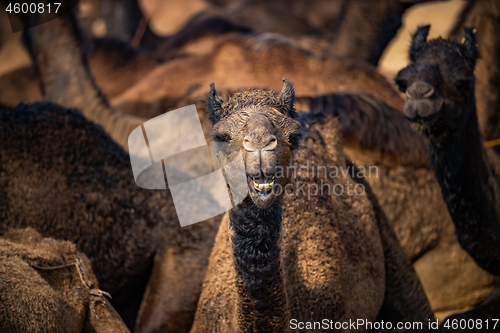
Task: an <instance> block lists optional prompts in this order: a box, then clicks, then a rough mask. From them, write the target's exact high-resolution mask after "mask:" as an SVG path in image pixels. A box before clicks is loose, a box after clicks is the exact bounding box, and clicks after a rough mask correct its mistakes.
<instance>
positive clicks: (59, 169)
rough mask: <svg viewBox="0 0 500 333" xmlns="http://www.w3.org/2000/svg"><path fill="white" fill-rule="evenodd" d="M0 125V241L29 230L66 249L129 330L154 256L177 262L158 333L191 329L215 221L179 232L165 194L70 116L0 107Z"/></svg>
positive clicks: (50, 108) (44, 107) (96, 129)
mask: <svg viewBox="0 0 500 333" xmlns="http://www.w3.org/2000/svg"><path fill="white" fill-rule="evenodd" d="M0 128H1V130H0V140H1V142H3V143H4V144H3V145H2V146H1V147H0V170H1V173H0V184H1V186H0V187H1V190H0V218H1V219H2V223H0V235H2V234H4V233H5V232H7V229H8V228H24V227H32V228H34V229H36V230H37V231H38V232H40V233H41V234H42V235H43V236H44V237H54V238H57V239H61V240H67V241H71V242H74V243H75V244H76V246H77V248H78V250H79V251H81V252H82V253H84V254H85V255H86V256H87V257H88V258H89V259H90V261H91V262H92V268H93V270H94V272H95V276H96V277H97V280H98V281H99V285H100V288H101V289H102V290H104V291H106V292H109V293H110V294H111V296H112V297H113V298H112V300H111V302H112V304H113V306H114V307H115V308H116V310H117V312H118V313H119V314H120V315H121V316H122V318H123V320H124V321H125V322H126V323H127V326H128V327H129V328H131V329H133V328H134V326H135V321H136V318H137V313H138V311H139V307H140V303H141V300H142V299H143V294H144V289H145V288H146V285H147V283H148V280H149V277H150V276H151V275H152V272H151V270H154V269H155V268H154V267H153V266H154V263H155V261H157V260H158V259H157V257H162V263H164V264H168V265H170V267H172V266H176V265H180V264H181V263H184V265H183V266H182V268H181V269H177V270H175V274H172V275H168V274H165V275H163V276H162V279H163V280H162V281H163V282H164V283H165V284H166V285H168V286H169V288H168V289H166V290H165V292H164V293H163V295H164V297H166V298H168V297H171V298H172V299H175V298H178V299H177V302H175V303H170V304H167V305H166V306H165V307H164V309H165V313H163V318H165V322H166V323H169V324H170V326H168V325H167V326H166V329H171V330H173V331H176V332H183V331H187V330H189V327H190V323H191V321H192V317H193V316H194V311H195V308H196V301H197V300H198V296H199V292H200V290H201V289H200V288H201V281H202V278H203V275H204V274H205V270H206V267H207V264H208V255H209V252H210V249H211V248H212V246H213V242H214V238H215V233H216V231H217V228H218V225H219V223H220V218H213V219H211V220H208V221H205V222H203V223H197V224H195V225H191V226H188V227H184V228H181V227H180V225H179V221H178V218H177V214H176V212H175V209H174V205H173V201H172V197H171V195H170V192H169V191H149V190H145V189H141V188H139V187H138V186H137V185H136V184H135V181H134V178H133V174H132V170H131V166H130V159H129V156H128V154H127V153H125V151H123V149H121V148H120V147H119V146H118V145H117V144H116V143H115V142H114V141H113V140H112V139H111V138H109V136H108V135H106V133H105V132H104V131H103V129H102V128H101V127H100V126H97V125H95V124H94V123H91V122H89V121H88V120H86V119H85V118H84V117H83V116H82V115H81V113H80V112H78V111H75V110H68V109H63V108H61V107H60V106H57V105H55V104H52V103H48V102H43V103H42V102H38V103H34V104H30V105H25V104H20V105H18V106H16V107H15V108H10V107H4V108H3V109H2V110H0ZM188 257H191V258H192V259H191V260H190V261H189V262H184V261H183V260H184V259H185V258H188ZM167 259H168V260H167ZM173 272H174V270H172V273H173ZM183 275H184V276H185V277H183ZM189 281H190V282H189ZM179 295H183V297H179ZM181 317H182V318H183V319H185V318H186V317H187V318H188V319H187V320H184V321H183V320H176V318H181ZM190 317H191V319H190V320H191V321H190V320H189V318H190ZM186 326H187V328H186Z"/></svg>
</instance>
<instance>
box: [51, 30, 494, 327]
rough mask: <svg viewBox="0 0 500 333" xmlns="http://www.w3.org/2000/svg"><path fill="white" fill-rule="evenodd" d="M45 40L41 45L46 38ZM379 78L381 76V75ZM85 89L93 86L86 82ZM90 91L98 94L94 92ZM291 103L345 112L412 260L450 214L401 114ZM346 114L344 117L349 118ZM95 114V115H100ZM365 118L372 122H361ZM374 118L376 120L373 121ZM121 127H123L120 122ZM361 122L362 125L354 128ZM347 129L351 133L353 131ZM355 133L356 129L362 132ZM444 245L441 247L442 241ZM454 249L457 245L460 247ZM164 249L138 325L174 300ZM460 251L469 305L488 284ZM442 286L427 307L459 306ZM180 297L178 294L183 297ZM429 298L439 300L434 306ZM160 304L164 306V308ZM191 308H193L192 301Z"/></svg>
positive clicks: (373, 105)
mask: <svg viewBox="0 0 500 333" xmlns="http://www.w3.org/2000/svg"><path fill="white" fill-rule="evenodd" d="M58 34H60V30H58ZM51 41H52V42H53V40H50V41H47V43H49V42H51ZM45 45H46V47H47V46H48V45H50V44H45ZM49 51H50V47H48V51H43V49H42V51H41V52H44V54H47V56H51V53H50V52H49ZM72 54H73V55H75V54H77V52H73V53H72ZM266 60H268V59H266ZM53 64H54V65H59V64H58V62H57V61H54V63H53ZM73 65H74V64H73ZM353 71H354V68H353ZM262 75H264V74H262ZM179 80H182V78H179ZM163 81H166V80H163ZM383 82H385V79H384V81H383ZM89 89H96V88H95V87H93V86H90V87H89ZM391 89H392V88H389V90H388V91H392V90H391ZM95 95H97V96H98V94H95ZM69 98H70V96H68V99H69ZM205 99H206V97H202V98H201V99H199V100H195V102H197V108H198V111H199V114H200V119H201V121H202V125H203V128H204V130H205V132H208V131H210V130H211V125H210V123H209V122H208V118H207V112H206V102H205ZM397 99H399V97H397ZM91 103H93V102H88V103H86V104H91ZM190 103H192V100H189V102H180V104H178V105H177V106H179V107H180V106H185V105H187V104H190ZM297 103H299V104H300V105H301V107H303V109H304V110H311V109H312V110H318V111H324V112H326V113H329V114H331V115H337V114H344V115H348V117H347V118H343V119H342V118H341V131H342V132H343V135H345V137H346V138H347V137H351V140H348V141H346V145H347V146H346V149H347V153H348V156H349V157H350V158H349V159H352V160H354V161H355V163H356V164H358V165H364V166H370V165H374V166H376V167H378V171H379V175H380V176H379V177H372V178H371V179H368V181H369V182H370V184H371V186H372V187H373V190H374V192H375V194H376V196H377V198H378V200H379V201H380V204H381V206H382V208H383V211H384V213H385V214H386V215H387V216H388V217H389V220H390V221H391V222H392V223H394V227H395V229H396V231H397V234H398V237H399V239H400V240H401V241H402V243H403V244H404V248H405V251H406V252H407V254H408V255H409V256H410V258H412V259H413V260H416V259H417V258H418V257H419V256H421V255H422V254H423V253H425V251H427V250H430V249H432V248H433V247H434V246H436V244H437V243H438V240H439V237H440V233H441V231H442V230H443V229H445V228H446V225H449V224H451V219H450V217H449V214H448V213H447V211H446V209H445V207H444V202H443V201H442V199H441V193H440V189H439V186H438V184H437V183H436V182H435V179H434V176H433V174H432V171H430V170H429V169H428V168H426V167H422V166H424V165H426V163H427V162H426V158H425V156H423V155H424V154H423V153H422V152H423V151H425V149H424V148H423V146H424V144H423V141H422V139H421V138H420V137H416V136H415V135H414V134H411V133H412V132H408V129H407V127H408V126H407V125H406V124H405V123H404V122H402V121H401V116H400V115H398V114H397V113H396V111H394V110H392V109H391V108H388V107H387V106H385V105H384V103H382V102H380V101H379V100H377V99H376V98H373V97H371V96H369V95H368V94H366V93H359V94H356V95H339V96H333V97H332V96H325V97H320V98H313V99H312V100H309V99H305V100H303V101H301V99H299V100H298V101H297ZM309 103H311V105H309ZM311 107H312V108H311ZM316 107H318V109H316ZM330 108H333V110H330ZM164 110H165V109H163V110H162V112H163V111H164ZM106 112H108V111H106ZM110 113H112V111H110ZM351 117H352V118H351ZM94 119H95V118H94ZM109 119H114V118H109ZM346 119H350V121H347V120H346ZM95 120H97V121H100V119H95ZM369 123H372V124H373V125H372V126H367V124H369ZM376 124H378V125H380V126H375V125H376ZM103 125H105V128H107V127H108V126H111V129H112V128H113V126H114V125H113V123H111V124H110V123H109V122H105V123H103ZM124 128H129V127H127V126H125V127H124ZM130 128H133V127H130ZM361 128H363V129H364V130H363V131H360V129H361ZM370 129H371V130H370ZM388 129H389V130H388ZM353 133H355V134H354V136H353ZM358 133H362V135H359V134H358ZM408 133H410V134H408ZM127 134H128V133H127ZM124 137H125V136H124ZM360 140H361V141H360ZM373 149H375V150H373ZM444 248H445V249H446V247H444ZM182 249H183V251H185V252H186V251H187V250H186V249H185V248H182ZM445 249H443V247H440V251H439V253H438V254H436V253H434V255H433V256H434V257H436V255H440V256H442V257H443V258H446V257H447V252H446V250H445ZM458 251H460V249H459V250H458ZM462 252H463V251H462ZM165 253H166V255H165V256H164V257H162V256H161V255H158V256H157V257H156V259H155V263H157V265H155V268H154V269H153V275H152V276H153V280H154V282H153V281H152V284H150V286H148V289H147V290H146V296H147V298H148V301H147V302H143V303H142V304H143V305H142V309H141V313H143V315H145V316H147V317H148V320H146V321H144V322H143V323H141V320H140V321H139V323H138V325H149V324H148V322H149V321H153V322H154V324H153V325H152V326H157V327H161V325H163V318H162V317H161V316H158V315H157V314H159V313H168V311H167V309H168V306H169V305H172V304H178V303H177V301H175V302H174V301H162V299H164V300H170V298H169V296H168V292H169V284H168V283H169V282H168V281H169V280H168V279H166V280H165V279H162V276H168V277H169V278H174V279H175V277H174V274H173V273H171V272H169V270H170V269H171V268H172V267H173V270H172V271H175V270H176V269H180V270H182V268H181V266H180V264H178V263H176V261H175V259H173V258H175V255H174V254H175V253H177V250H173V251H171V252H168V253H167V252H165ZM185 255H186V256H188V257H189V258H196V255H198V254H197V253H196V251H194V250H193V252H192V253H190V254H185ZM202 255H203V254H202ZM463 257H465V259H463V262H462V263H461V264H460V265H456V269H457V270H458V273H460V272H461V270H460V267H464V266H463V265H468V266H467V267H469V269H470V270H472V271H474V270H476V271H477V272H478V275H480V276H483V277H484V278H483V279H471V280H469V279H468V277H469V276H472V275H470V274H469V275H464V274H458V273H457V274H455V275H454V278H455V280H454V282H453V285H454V287H453V290H454V291H455V292H456V293H457V295H461V296H460V299H461V300H462V301H461V302H462V303H463V302H464V301H463V300H464V299H466V300H468V302H469V303H467V304H471V305H474V304H476V303H477V298H478V297H474V298H470V297H469V296H468V295H471V292H470V290H471V289H472V290H482V291H481V292H479V293H478V294H480V295H482V296H481V297H483V299H484V298H485V297H486V296H487V292H486V293H485V292H484V290H487V291H488V292H489V290H491V288H492V281H491V277H490V276H489V275H488V274H486V273H485V272H483V271H481V270H478V268H477V265H476V264H475V263H474V262H473V260H472V259H470V257H468V256H467V255H463ZM178 258H181V257H178ZM171 260H173V261H171ZM179 260H180V259H179ZM422 260H423V261H424V262H425V264H424V265H423V266H424V267H427V266H426V265H428V264H429V265H434V263H433V262H430V261H429V260H428V259H427V258H425V259H424V258H423V259H422ZM179 262H180V261H179ZM454 267H455V266H454ZM449 271H451V270H449ZM432 279H433V276H432V274H430V275H427V277H426V278H425V280H426V281H432ZM461 279H462V280H463V279H467V281H468V283H462V281H461ZM447 283H448V285H449V284H450V281H449V280H448V281H447V282H446V283H444V285H446V284H447ZM428 285H429V284H428ZM440 286H442V285H440ZM433 290H434V289H433ZM442 290H443V288H442V287H436V289H435V290H434V292H433V293H432V294H433V295H435V298H433V299H431V304H433V308H434V309H435V310H436V311H440V310H452V309H461V308H463V306H462V305H463V304H461V305H460V306H459V307H458V308H457V307H456V306H455V304H454V299H452V298H450V297H448V296H446V297H440V296H441V295H443V294H441V291H442ZM157 292H158V293H157ZM181 292H182V293H186V294H190V290H185V291H184V289H183V291H181ZM158 295H162V296H158ZM191 295H193V294H191ZM457 298H459V297H457ZM182 299H183V300H184V298H182ZM186 299H189V301H187V302H186V304H187V303H189V302H193V303H194V302H195V301H196V296H195V297H194V298H193V297H192V298H186ZM193 303H189V304H193ZM434 304H441V305H439V306H435V307H434ZM190 306H191V305H190ZM164 307H167V309H165V308H164ZM191 308H194V306H193V307H191Z"/></svg>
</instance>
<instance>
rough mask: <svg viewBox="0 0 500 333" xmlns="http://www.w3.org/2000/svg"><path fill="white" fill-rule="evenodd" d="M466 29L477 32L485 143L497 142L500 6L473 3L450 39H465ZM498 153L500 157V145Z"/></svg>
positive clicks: (480, 0) (471, 0)
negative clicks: (471, 28) (469, 28)
mask: <svg viewBox="0 0 500 333" xmlns="http://www.w3.org/2000/svg"><path fill="white" fill-rule="evenodd" d="M464 26H467V27H474V28H476V29H477V33H476V35H477V38H478V44H479V54H480V57H479V59H478V60H477V64H476V68H475V71H474V75H475V77H476V82H475V85H476V88H475V97H476V108H477V117H478V121H479V126H480V128H481V131H482V133H483V135H484V139H485V140H495V139H498V138H500V112H499V111H498V110H500V82H499V81H498V77H500V36H499V34H498V31H500V2H499V1H495V0H469V1H468V2H467V5H466V6H465V7H464V10H463V12H462V13H461V17H460V19H459V21H458V22H457V24H456V25H455V27H454V28H453V30H452V32H451V33H450V36H451V37H453V38H458V39H461V38H462V37H463V29H462V28H463V27H464ZM495 151H496V152H497V153H500V146H499V145H498V144H497V145H496V147H495Z"/></svg>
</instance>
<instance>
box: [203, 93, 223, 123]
mask: <svg viewBox="0 0 500 333" xmlns="http://www.w3.org/2000/svg"><path fill="white" fill-rule="evenodd" d="M222 104H223V102H222V99H221V98H220V97H219V94H217V91H216V90H215V84H214V83H211V84H210V93H209V94H208V105H207V107H208V118H209V119H210V121H211V122H212V126H213V125H215V124H217V123H218V122H219V121H220V120H221V119H222V116H223V114H224V109H223V108H222Z"/></svg>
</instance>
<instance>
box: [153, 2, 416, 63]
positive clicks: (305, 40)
mask: <svg viewBox="0 0 500 333" xmlns="http://www.w3.org/2000/svg"><path fill="white" fill-rule="evenodd" d="M424 1H425V0H423V1H419V0H417V1H400V0H384V1H377V2H373V1H366V0H358V1H343V0H337V1H324V0H315V1H303V0H294V1H289V0H279V1H272V2H269V1H262V0H252V1H236V2H235V3H233V4H231V5H229V6H223V7H221V6H212V7H208V8H206V9H205V10H204V11H202V12H200V13H198V14H197V15H194V17H193V18H192V19H191V20H190V21H189V22H188V23H187V24H186V26H185V28H187V29H189V27H190V26H195V25H197V24H199V23H200V22H203V21H204V20H207V19H214V18H223V19H225V20H227V21H229V22H230V23H232V24H235V25H238V26H241V27H246V28H248V29H249V30H251V31H252V32H255V33H259V34H261V33H274V34H280V35H283V36H286V37H287V38H291V39H293V40H295V41H297V42H298V43H300V44H301V45H303V46H306V45H307V48H308V49H309V50H310V51H313V52H315V53H316V54H318V55H323V56H325V55H333V54H335V55H338V56H344V57H348V58H354V59H359V60H362V61H366V62H368V63H370V64H372V65H374V66H376V65H377V63H378V61H379V59H380V57H381V56H382V53H383V51H384V49H385V48H386V46H387V44H388V43H389V42H390V41H391V39H392V38H393V37H394V36H395V35H396V32H397V30H398V29H399V28H400V27H401V24H402V15H403V13H404V12H405V11H406V10H407V9H408V8H410V7H411V6H412V5H414V4H416V3H421V2H424ZM168 44H169V43H168V42H167V43H165V44H164V45H161V46H160V47H159V49H158V51H159V54H160V55H161V54H163V53H165V52H166V51H168V49H169V47H168Z"/></svg>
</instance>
